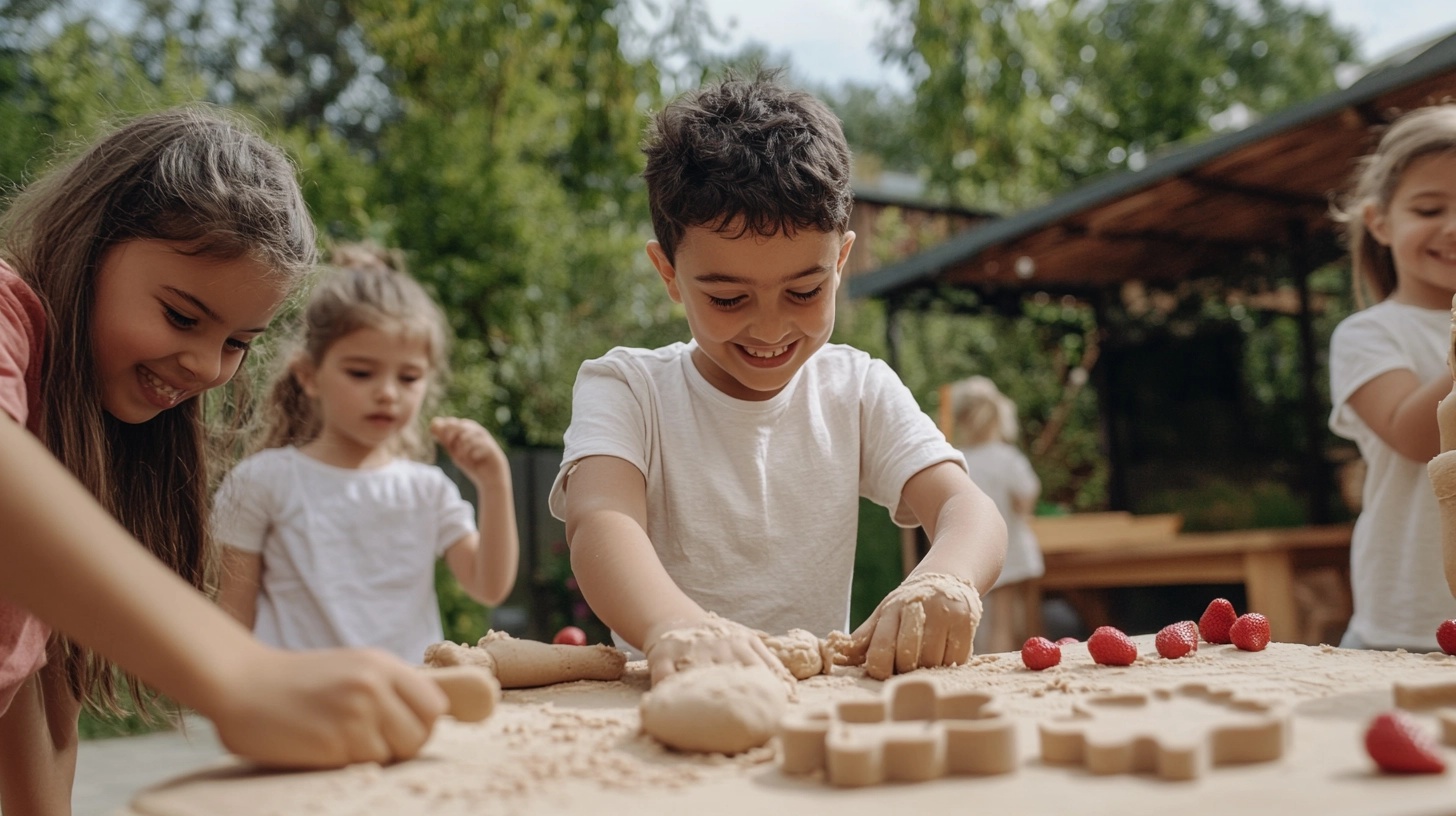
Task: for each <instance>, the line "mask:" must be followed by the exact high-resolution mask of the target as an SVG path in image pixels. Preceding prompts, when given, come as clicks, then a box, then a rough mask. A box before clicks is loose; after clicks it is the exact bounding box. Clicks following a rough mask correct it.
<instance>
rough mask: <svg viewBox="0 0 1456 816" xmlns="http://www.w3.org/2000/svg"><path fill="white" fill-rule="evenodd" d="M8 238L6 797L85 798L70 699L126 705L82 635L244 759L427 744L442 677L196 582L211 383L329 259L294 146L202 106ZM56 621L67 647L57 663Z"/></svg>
mask: <svg viewBox="0 0 1456 816" xmlns="http://www.w3.org/2000/svg"><path fill="white" fill-rule="evenodd" d="M0 235H3V237H4V242H5V243H4V246H5V257H6V262H3V263H0V315H3V318H4V319H3V321H0V409H3V411H0V497H3V505H0V518H4V519H5V524H6V532H5V534H4V535H3V536H0V563H3V564H4V568H3V569H0V809H3V810H4V811H5V812H6V813H11V812H13V813H69V812H70V802H69V798H70V787H71V780H72V776H73V775H74V769H75V756H76V755H75V750H76V715H77V712H78V710H79V706H80V705H81V703H82V702H85V703H87V704H89V705H93V706H96V707H99V708H103V709H108V710H112V711H115V710H117V705H118V704H117V689H116V683H117V680H116V677H115V672H114V670H113V669H112V668H111V667H110V666H109V665H108V664H107V663H106V662H105V661H104V660H103V659H102V658H101V657H99V656H98V655H97V654H95V653H93V652H92V651H90V650H91V649H95V650H96V652H99V653H100V654H101V655H105V656H106V657H107V658H110V659H112V660H116V661H117V662H118V663H120V664H121V665H123V666H125V667H126V668H127V669H129V670H132V671H135V672H136V673H137V675H138V676H139V677H140V678H141V679H143V680H145V681H147V682H150V683H154V684H155V685H156V687H157V688H158V689H160V690H161V691H163V692H165V693H167V694H169V695H171V696H172V697H173V698H175V699H176V700H177V701H178V702H181V703H183V704H186V705H190V706H193V707H194V708H196V709H197V710H198V711H200V712H201V713H202V714H204V715H206V716H208V717H211V718H212V719H213V720H214V721H215V722H216V723H217V726H218V730H219V734H220V737H221V739H222V741H223V744H224V745H226V746H227V747H228V748H229V749H231V750H233V751H234V752H236V753H239V754H241V755H243V756H245V757H249V758H252V759H255V760H259V761H262V762H266V763H269V764H281V765H300V766H328V765H342V764H345V763H348V762H356V761H361V760H364V759H366V758H373V759H375V760H379V761H383V760H388V759H392V758H399V757H408V756H412V755H413V754H414V753H415V752H417V751H418V750H419V748H420V746H421V745H422V744H423V742H424V740H425V738H426V736H427V735H428V733H429V729H430V725H431V723H432V722H433V720H434V718H435V717H436V716H437V715H438V714H440V713H441V712H442V711H443V710H444V697H443V694H442V693H441V692H440V690H439V689H438V688H435V687H434V686H433V684H431V683H428V682H425V681H424V680H423V678H421V677H419V676H417V673H416V672H414V671H413V670H410V669H409V668H408V667H406V666H404V665H401V664H398V663H397V662H394V661H388V660H383V659H382V656H381V655H378V654H365V653H354V652H347V653H346V652H335V653H331V654H327V655H325V654H319V655H308V656H289V655H284V654H282V653H279V652H275V651H274V650H270V649H267V648H264V647H263V646H261V644H258V643H257V642H255V641H253V640H252V639H251V638H249V637H247V634H246V632H245V631H244V630H242V629H241V628H240V627H238V626H236V624H234V623H233V622H232V621H231V620H229V619H228V618H227V617H226V616H225V615H223V614H222V613H221V612H220V611H218V610H217V609H216V607H214V606H213V605H212V604H211V603H209V602H208V601H207V600H206V598H204V597H203V596H202V595H201V594H199V593H198V592H196V591H195V590H197V589H203V588H205V586H206V582H205V566H206V556H207V555H208V549H207V546H208V537H207V515H208V514H207V501H206V491H207V487H208V467H207V464H208V463H207V458H206V456H205V455H204V449H205V447H206V444H207V441H208V434H207V428H206V427H205V425H204V422H203V418H204V412H203V409H202V406H201V399H200V397H201V395H202V394H203V393H204V392H206V391H208V390H210V389H214V388H217V387H219V386H222V385H223V384H225V383H227V382H228V380H229V379H230V378H231V377H232V376H233V374H234V373H236V371H237V370H238V367H239V366H240V364H241V363H242V361H243V358H244V357H245V356H246V354H247V350H248V345H249V343H251V342H252V341H253V340H254V338H256V337H257V336H258V335H260V334H261V333H262V332H263V330H264V327H266V326H267V325H268V322H269V320H270V319H271V318H272V316H273V313H274V311H275V310H276V309H277V308H278V306H279V304H280V303H281V302H282V301H283V299H284V298H285V297H286V296H287V294H288V292H289V290H290V288H291V287H292V286H293V285H294V282H295V281H296V280H297V279H298V278H299V277H300V275H301V273H302V272H303V270H305V269H306V268H307V267H309V266H310V264H311V263H312V261H313V257H314V232H313V226H312V224H311V222H310V221H309V217H308V213H307V210H306V209H305V206H304V203H303V200H302V197H301V196H300V194H299V189H298V185H297V182H296V180H295V178H294V175H293V169H292V167H291V165H290V164H289V163H288V160H287V159H286V158H285V157H284V156H283V155H282V153H281V152H280V151H278V150H277V149H276V148H274V147H272V146H271V145H269V144H267V143H266V142H263V141H262V140H261V139H259V138H258V137H257V136H255V135H253V134H252V133H251V132H249V131H247V130H246V129H244V128H242V127H240V126H239V125H237V124H235V123H233V122H231V121H229V120H227V119H225V118H222V117H220V116H218V115H216V114H214V113H211V112H210V111H207V110H205V109H200V108H199V109H180V110H172V111H166V112H162V113H156V114H152V115H148V116H143V117H140V118H138V119H136V120H135V121H133V122H131V123H130V124H128V125H126V126H125V127H123V128H121V129H120V130H118V131H116V132H115V133H112V134H111V135H109V136H107V137H105V138H103V139H101V140H100V141H99V142H98V143H97V144H96V145H95V146H94V147H92V148H91V149H90V150H88V151H85V152H83V153H81V154H80V155H79V156H78V157H76V158H75V159H74V160H73V161H71V162H70V163H68V164H66V165H65V166H63V167H60V168H58V169H57V170H56V171H55V172H53V173H50V174H49V175H47V176H46V177H44V178H42V179H41V180H39V181H37V182H36V183H34V184H33V185H31V186H30V187H29V188H28V189H27V190H26V191H25V192H24V193H23V194H22V195H21V196H20V197H19V198H18V199H17V200H16V201H15V202H14V204H13V205H12V206H11V208H10V209H9V210H8V211H7V212H6V214H5V216H4V219H3V222H0ZM22 426H24V428H25V429H28V430H29V431H30V434H33V435H34V437H36V438H39V440H40V441H39V442H38V441H36V439H35V438H32V437H31V435H30V434H27V433H26V432H25V430H23V429H22ZM41 442H44V445H42V444H41ZM47 448H48V449H49V453H48V454H47ZM56 460H59V464H58V463H57V461H56ZM62 466H64V467H62ZM67 470H69V474H68V473H67ZM98 503H99V506H98ZM108 513H109V514H110V516H108ZM111 517H115V520H113V519H112V518H111ZM118 521H119V522H120V524H118V523H117V522H118ZM128 533H130V535H128ZM133 537H135V538H133ZM138 540H139V541H140V546H139V545H138ZM143 547H145V550H144V549H143ZM147 550H150V552H151V553H152V554H153V555H155V556H156V557H157V558H159V559H161V560H162V561H163V562H164V563H165V564H166V565H167V566H169V567H171V568H172V570H174V571H175V572H176V573H179V574H180V575H181V576H182V579H185V583H184V581H183V580H181V579H179V578H178V576H177V575H174V574H172V573H171V572H169V571H168V570H167V569H165V568H164V567H162V566H161V565H159V564H157V562H156V559H153V558H152V557H150V556H148V555H146V554H145V553H146V551H147ZM188 583H190V584H191V585H192V587H193V590H188V589H187V588H186V587H187V584H188ZM47 623H49V624H51V625H54V626H56V627H57V629H58V630H59V631H60V632H65V633H67V634H69V635H72V636H74V637H75V638H76V641H75V642H72V641H69V640H65V639H58V640H57V641H56V642H54V643H53V644H52V648H51V650H50V652H49V656H48V655H47V651H46V640H47V636H48V633H49V632H48V628H47V625H46V624H47ZM42 667H44V668H42ZM132 689H133V698H134V699H135V700H136V701H137V702H138V703H142V702H143V701H144V700H146V699H147V698H148V697H150V695H149V694H143V693H141V692H140V691H139V687H138V686H137V685H136V684H135V683H133V684H132Z"/></svg>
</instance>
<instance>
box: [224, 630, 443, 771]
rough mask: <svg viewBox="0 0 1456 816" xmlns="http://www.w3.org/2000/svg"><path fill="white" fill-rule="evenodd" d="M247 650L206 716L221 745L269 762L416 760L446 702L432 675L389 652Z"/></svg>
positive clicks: (316, 764) (332, 764) (327, 764)
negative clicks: (240, 663)
mask: <svg viewBox="0 0 1456 816" xmlns="http://www.w3.org/2000/svg"><path fill="white" fill-rule="evenodd" d="M249 657H250V659H249V660H247V661H246V662H243V663H242V665H241V666H239V667H238V668H237V670H235V671H231V672H229V673H228V677H227V684H226V686H225V687H224V688H223V689H221V694H220V695H219V698H220V703H219V704H218V705H216V706H209V708H211V709H213V710H209V711H204V712H203V713H204V714H206V715H207V716H208V717H209V718H210V719H211V720H212V721H213V723H214V724H215V725H216V726H217V731H218V737H219V739H220V740H221V741H222V744H223V746H224V747H226V748H227V749H228V750H229V751H232V752H233V753H235V754H237V755H238V756H240V757H243V758H244V759H249V760H252V761H254V762H257V763H259V764H261V765H266V766H269V767H275V768H336V767H342V766H344V765H350V764H353V763H356V762H379V763H384V762H393V761H396V760H403V759H409V758H411V757H413V756H415V755H416V754H418V753H419V752H420V749H421V748H422V747H424V744H425V741H426V740H427V739H429V736H430V729H431V728H432V727H433V725H434V722H435V720H436V718H438V717H439V716H440V715H441V714H444V713H445V711H446V708H447V705H448V699H447V698H446V696H445V693H444V692H443V691H441V689H440V687H439V686H438V685H437V684H436V683H435V682H433V681H432V680H430V679H429V678H428V677H427V676H426V675H425V674H424V673H422V672H420V671H419V670H418V669H415V668H413V667H411V666H409V665H407V664H405V663H404V662H403V661H400V660H398V659H397V658H395V657H394V656H393V655H390V654H387V653H385V652H382V651H377V650H366V649H327V650H319V651H309V652H284V651H279V650H273V649H265V650H260V651H259V653H258V654H252V655H250V656H249Z"/></svg>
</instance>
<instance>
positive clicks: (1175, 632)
mask: <svg viewBox="0 0 1456 816" xmlns="http://www.w3.org/2000/svg"><path fill="white" fill-rule="evenodd" d="M1153 642H1154V643H1155V644H1157V647H1158V654H1160V655H1162V656H1163V657H1166V658H1168V659H1169V660H1173V659H1176V658H1179V657H1182V656H1183V655H1186V654H1190V653H1192V652H1196V651H1198V624H1196V623H1194V622H1193V621H1178V622H1177V623H1170V624H1168V625H1167V626H1164V627H1163V628H1162V629H1160V630H1159V631H1158V637H1157V638H1156V639H1155V640H1154V641H1153Z"/></svg>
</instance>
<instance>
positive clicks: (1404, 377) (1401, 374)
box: [1346, 368, 1451, 463]
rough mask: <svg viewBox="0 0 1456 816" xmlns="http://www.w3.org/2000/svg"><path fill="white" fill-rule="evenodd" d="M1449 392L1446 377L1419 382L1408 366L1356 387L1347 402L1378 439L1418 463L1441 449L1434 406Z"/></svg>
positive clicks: (1448, 382) (1447, 378)
mask: <svg viewBox="0 0 1456 816" xmlns="http://www.w3.org/2000/svg"><path fill="white" fill-rule="evenodd" d="M1450 391H1451V380H1450V378H1449V377H1446V376H1444V375H1443V376H1440V377H1437V378H1436V379H1434V380H1431V381H1430V382H1428V383H1422V382H1421V381H1420V378H1418V377H1417V376H1416V374H1415V372H1414V371H1411V370H1410V369H1408V368H1402V369H1397V370H1395V371H1387V372H1385V373H1384V374H1381V375H1379V376H1377V377H1375V378H1374V379H1372V380H1370V381H1369V382H1367V383H1365V384H1364V385H1362V386H1360V387H1359V388H1358V389H1356V390H1355V393H1353V394H1351V395H1350V398H1349V399H1348V400H1346V402H1348V403H1349V405H1350V410H1352V411H1354V412H1355V414H1356V415H1357V416H1359V417H1360V420H1361V421H1362V422H1364V423H1365V424H1366V425H1367V426H1369V427H1370V430H1371V431H1374V432H1375V435H1376V436H1378V437H1380V441H1382V442H1384V443H1385V444H1387V445H1389V446H1390V447H1391V449H1392V450H1394V451H1395V452H1396V453H1398V454H1400V455H1401V456H1404V457H1405V458H1407V459H1413V460H1415V461H1417V462H1422V463H1425V462H1429V461H1430V460H1431V459H1432V458H1433V457H1434V456H1435V455H1436V454H1438V453H1440V452H1441V433H1440V428H1439V427H1438V426H1437V424H1436V405H1437V403H1439V402H1440V401H1441V400H1442V399H1443V398H1444V397H1445V396H1446V395H1447V394H1448V393H1450Z"/></svg>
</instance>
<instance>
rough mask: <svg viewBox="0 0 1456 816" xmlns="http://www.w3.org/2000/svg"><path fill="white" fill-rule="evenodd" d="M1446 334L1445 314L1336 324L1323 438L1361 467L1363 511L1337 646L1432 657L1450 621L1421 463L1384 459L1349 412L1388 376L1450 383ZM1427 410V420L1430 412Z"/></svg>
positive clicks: (1380, 308) (1395, 314) (1399, 309)
mask: <svg viewBox="0 0 1456 816" xmlns="http://www.w3.org/2000/svg"><path fill="white" fill-rule="evenodd" d="M1450 331H1451V313H1450V311H1448V310H1446V309H1422V308H1418V307H1415V306H1407V305H1405V304H1401V303H1392V302H1391V301H1388V300H1387V301H1384V302H1381V303H1378V304H1376V305H1374V306H1371V307H1370V308H1368V309H1363V310H1361V311H1359V312H1356V313H1354V314H1352V315H1350V316H1349V317H1347V318H1345V319H1344V320H1343V321H1341V322H1340V325H1339V326H1337V327H1336V328H1335V332H1334V335H1333V336H1332V337H1331V338H1330V403H1331V404H1332V405H1333V410H1332V411H1331V412H1330V430H1332V431H1334V432H1335V433H1336V434H1339V435H1340V436H1342V437H1345V438H1346V439H1351V440H1353V441H1354V442H1355V444H1356V445H1358V446H1359V448H1360V455H1361V456H1362V457H1363V458H1364V460H1365V466H1366V475H1365V486H1364V492H1363V505H1364V506H1363V509H1362V510H1361V511H1360V517H1359V518H1358V519H1357V520H1356V522H1355V532H1354V538H1353V540H1352V541H1351V545H1350V582H1351V585H1352V587H1353V591H1354V600H1355V613H1354V616H1353V617H1352V618H1351V619H1350V625H1349V628H1348V629H1347V630H1346V633H1347V634H1346V641H1345V642H1346V643H1348V644H1351V645H1361V646H1366V647H1371V648H1397V647H1402V648H1406V649H1410V650H1413V651H1414V650H1430V651H1433V650H1435V649H1437V648H1438V646H1437V644H1436V626H1437V624H1439V623H1440V622H1441V621H1443V620H1446V619H1448V618H1456V600H1453V599H1452V597H1451V590H1450V588H1449V587H1447V585H1446V577H1445V575H1446V573H1445V570H1444V568H1443V566H1442V559H1441V524H1440V521H1441V517H1440V511H1439V509H1438V508H1437V505H1436V500H1435V497H1434V495H1433V493H1432V491H1431V481H1430V477H1429V476H1428V475H1427V473H1426V463H1425V462H1417V461H1415V460H1412V459H1407V458H1406V457H1404V456H1401V455H1400V454H1399V453H1396V452H1395V451H1394V450H1392V449H1391V448H1390V446H1388V445H1386V444H1385V443H1384V442H1382V441H1381V440H1380V438H1379V437H1377V436H1376V435H1375V432H1374V431H1372V430H1370V428H1369V426H1367V425H1366V424H1365V423H1364V422H1363V421H1361V419H1360V417H1359V416H1357V415H1356V414H1355V412H1354V410H1353V409H1351V408H1350V406H1349V404H1348V400H1349V399H1350V395H1352V394H1354V393H1355V392H1356V391H1357V390H1359V388H1360V386H1362V385H1365V384H1366V383H1368V382H1370V381H1371V380H1372V379H1374V378H1375V377H1377V376H1379V375H1381V374H1384V373H1385V372H1387V371H1395V370H1398V369H1408V370H1410V371H1413V372H1415V375H1416V376H1417V377H1418V378H1419V379H1420V381H1421V382H1430V381H1431V380H1433V379H1435V378H1437V377H1449V376H1450V375H1449V374H1448V373H1447V369H1446V344H1447V343H1448V342H1449V340H1450ZM1430 410H1431V414H1432V417H1433V418H1434V415H1435V411H1436V406H1435V404H1434V403H1433V404H1432V405H1431V407H1430ZM1432 421H1434V419H1433V420H1432Z"/></svg>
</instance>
